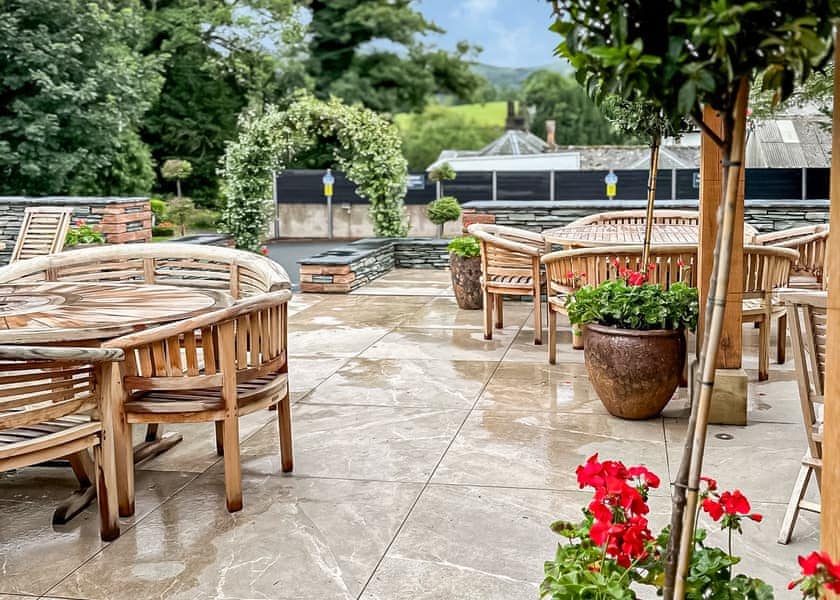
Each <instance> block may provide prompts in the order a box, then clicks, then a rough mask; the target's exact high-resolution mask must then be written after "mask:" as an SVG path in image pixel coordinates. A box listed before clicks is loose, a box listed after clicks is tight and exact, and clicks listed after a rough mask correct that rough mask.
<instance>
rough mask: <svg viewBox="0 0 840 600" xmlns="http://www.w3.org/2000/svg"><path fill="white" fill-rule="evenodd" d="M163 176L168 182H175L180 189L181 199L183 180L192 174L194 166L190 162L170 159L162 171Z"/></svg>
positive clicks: (179, 195) (164, 164)
mask: <svg viewBox="0 0 840 600" xmlns="http://www.w3.org/2000/svg"><path fill="white" fill-rule="evenodd" d="M160 174H161V176H162V177H163V178H164V179H166V180H167V181H172V180H173V179H174V180H175V185H176V187H177V189H178V198H180V197H181V180H182V179H187V178H188V177H189V176H190V175H191V174H192V165H191V164H190V161H188V160H179V159H175V158H172V159H169V160H167V161H166V162H165V163H163V166H162V167H161V169H160Z"/></svg>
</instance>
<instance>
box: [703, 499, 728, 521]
mask: <svg viewBox="0 0 840 600" xmlns="http://www.w3.org/2000/svg"><path fill="white" fill-rule="evenodd" d="M703 510H705V511H706V512H707V513H709V516H710V517H711V518H712V521H720V518H721V517H722V516H723V506H721V504H720V502H718V501H717V500H713V499H712V498H704V499H703Z"/></svg>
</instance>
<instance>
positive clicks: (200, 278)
mask: <svg viewBox="0 0 840 600" xmlns="http://www.w3.org/2000/svg"><path fill="white" fill-rule="evenodd" d="M39 281H93V282H108V283H138V284H161V285H175V286H189V287H197V288H203V289H217V290H225V291H228V292H229V293H230V294H231V295H232V296H233V297H234V298H236V299H240V298H245V297H248V296H254V295H256V294H263V293H266V292H271V291H275V290H281V289H288V288H290V287H291V281H290V280H289V276H288V275H287V274H286V271H285V270H284V269H283V267H281V266H280V265H278V264H277V263H275V262H274V261H272V260H270V259H268V258H265V257H264V256H260V255H257V254H253V253H251V252H245V251H243V250H235V249H233V248H222V247H219V246H198V245H194V244H183V243H178V242H172V243H157V244H120V245H113V246H100V247H95V248H84V249H80V250H70V251H67V252H61V253H58V254H51V255H48V256H40V257H37V258H32V259H29V260H24V261H19V262H17V263H15V264H11V265H7V266H5V267H2V268H0V283H35V282H39Z"/></svg>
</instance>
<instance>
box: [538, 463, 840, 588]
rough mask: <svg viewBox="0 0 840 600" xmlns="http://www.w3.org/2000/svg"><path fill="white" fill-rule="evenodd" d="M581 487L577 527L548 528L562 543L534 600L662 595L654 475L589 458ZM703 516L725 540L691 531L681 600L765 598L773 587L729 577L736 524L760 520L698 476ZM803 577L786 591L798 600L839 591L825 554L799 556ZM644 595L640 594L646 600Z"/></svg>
mask: <svg viewBox="0 0 840 600" xmlns="http://www.w3.org/2000/svg"><path fill="white" fill-rule="evenodd" d="M576 473H577V481H578V484H579V486H580V488H581V489H584V488H591V489H592V490H593V492H594V493H593V495H592V500H591V501H590V502H589V504H588V505H587V506H586V508H584V509H583V520H581V521H580V522H578V523H569V522H566V521H558V522H556V523H552V525H551V529H552V530H553V531H554V532H555V533H557V534H558V535H560V536H561V537H563V538H565V539H566V543H561V544H558V545H557V552H556V554H555V557H554V559H553V560H550V561H547V562H546V563H545V565H544V573H545V578H544V579H543V582H542V585H541V586H540V598H543V599H549V598H550V599H551V600H579V599H593V600H594V599H597V600H601V599H605V600H606V599H613V600H635V598H637V597H638V596H637V594H639V591H640V590H641V589H643V588H645V587H646V586H647V587H650V588H653V589H654V590H655V593H656V595H661V593H662V587H663V583H664V580H665V558H664V557H665V549H666V547H667V544H668V539H669V537H670V532H669V530H668V528H667V527H666V528H664V529H663V530H662V531H661V532H660V533H659V534H658V535H656V536H654V535H653V533H652V532H651V530H650V524H649V520H648V516H649V513H650V507H649V505H648V494H649V493H650V490H652V489H656V488H658V487H659V484H660V480H659V477H658V476H657V475H656V474H655V473H653V472H651V471H650V470H648V469H647V468H646V467H644V466H634V467H626V466H625V465H624V464H623V463H622V462H619V461H612V460H605V461H601V460H599V458H598V455H597V454H595V455H593V456H590V457H589V459H587V461H586V463H585V464H583V465H580V466H579V467H578V468H577V471H576ZM701 481H702V486H703V489H702V490H701V498H702V504H701V507H702V510H703V511H704V512H705V513H706V514H707V515H708V516H709V518H711V520H712V521H714V522H716V523H720V528H721V530H724V531H726V532H727V534H728V538H729V540H728V544H727V548H726V549H723V548H716V547H714V546H711V545H710V544H709V543H708V541H707V532H706V531H705V530H704V529H696V531H695V534H694V546H695V549H694V552H693V553H692V557H691V565H690V569H689V574H688V577H687V581H686V584H687V585H686V594H685V598H686V599H687V600H706V599H712V600H714V599H718V598H721V599H725V600H769V599H772V598H773V597H774V596H773V589H772V588H771V587H770V586H769V585H768V584H767V583H765V582H764V581H762V580H761V579H758V578H755V577H750V576H748V575H746V574H737V575H736V574H735V572H734V571H735V567H736V565H738V564H739V563H740V561H741V559H740V558H739V557H737V556H735V555H734V554H733V551H732V547H733V538H734V534H735V533H738V534H742V533H743V521H744V520H746V521H754V522H757V523H758V522H761V520H762V516H761V515H760V514H758V513H754V512H752V508H751V507H750V502H749V500H748V499H747V498H746V497H745V496H744V494H742V493H741V492H740V491H739V490H734V491H721V490H719V489H718V484H717V482H716V481H715V480H714V479H711V478H709V477H702V478H701ZM799 565H800V567H801V569H802V575H801V576H800V577H799V578H798V579H796V580H794V581H791V582H790V584H789V585H788V589H791V590H792V589H794V588H797V587H798V588H799V590H800V591H801V592H802V597H803V598H808V599H813V600H822V599H823V598H826V597H827V596H826V593H827V592H828V591H831V592H835V593H837V592H840V563H835V562H833V561H832V560H831V557H829V556H828V555H827V554H826V553H824V552H812V553H811V554H809V555H808V556H800V557H799ZM649 595H650V594H645V595H644V597H648V596H649Z"/></svg>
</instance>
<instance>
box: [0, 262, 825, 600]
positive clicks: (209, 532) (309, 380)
mask: <svg viewBox="0 0 840 600" xmlns="http://www.w3.org/2000/svg"><path fill="white" fill-rule="evenodd" d="M505 317H506V323H505V327H504V329H503V330H501V331H497V332H496V333H495V334H494V338H493V340H492V341H485V340H484V339H483V336H482V330H481V323H482V317H481V311H461V310H458V308H457V306H456V304H455V302H454V299H453V297H452V293H451V288H450V286H449V275H448V273H444V272H434V271H409V270H398V271H394V272H392V273H391V274H389V275H388V276H386V277H383V278H382V279H379V280H377V281H375V282H373V283H371V284H370V285H368V286H366V287H364V288H361V289H360V290H358V291H357V292H356V293H354V294H351V295H345V296H326V295H309V294H298V295H296V296H295V297H294V299H293V301H292V303H291V307H290V318H289V329H290V335H289V347H290V354H291V359H290V381H291V387H292V390H293V402H294V407H293V419H294V421H293V428H294V450H295V471H294V474H292V475H288V476H287V475H283V474H281V472H280V467H279V453H278V450H277V430H276V424H275V421H274V416H275V414H274V413H269V412H267V411H266V412H259V413H257V414H253V415H250V416H248V417H246V418H245V419H243V421H242V427H241V435H242V439H243V441H242V467H243V489H244V500H245V507H244V509H243V510H242V511H241V512H238V513H236V514H229V513H228V512H227V511H226V510H225V506H224V484H223V470H222V465H221V463H220V459H219V457H217V456H216V453H215V446H214V443H213V427H212V425H209V426H206V425H182V426H178V427H177V428H176V429H177V430H178V431H180V432H181V433H183V435H184V441H183V442H182V443H181V444H179V445H178V446H176V447H175V448H173V449H172V450H170V451H169V452H167V453H165V454H163V455H161V456H159V457H157V458H154V459H152V460H149V461H147V462H146V463H144V464H142V465H140V466H139V468H138V470H137V512H136V515H135V516H134V517H132V518H130V519H124V520H123V522H122V536H121V537H120V538H119V539H118V540H116V541H114V542H112V543H103V542H101V541H100V540H99V536H98V525H97V523H98V522H97V517H96V512H95V509H94V508H93V507H91V508H88V509H87V510H86V511H85V512H84V513H82V514H81V515H80V516H78V517H76V518H75V519H74V520H72V521H71V522H70V523H69V524H68V525H65V526H56V527H54V526H52V525H51V524H50V517H51V512H52V510H53V508H54V506H55V504H56V502H58V501H59V500H60V499H62V498H63V497H65V496H66V495H68V494H69V492H70V491H71V490H72V489H73V487H74V485H73V484H74V479H73V477H72V475H71V473H70V470H69V469H65V468H55V467H38V468H28V469H23V470H21V471H18V472H15V473H11V474H5V475H0V600H10V599H13V598H18V599H19V598H21V597H26V596H29V597H32V596H34V597H41V598H76V599H102V600H105V599H150V598H161V599H178V600H180V599H188V598H189V599H210V598H218V599H222V598H224V599H246V598H247V599H252V598H254V599H256V598H260V599H265V598H268V599H278V600H279V599H285V598H294V599H310V598H311V599H313V600H314V599H331V598H363V599H366V600H374V599H382V600H385V599H412V600H414V599H433V598H434V599H461V598H465V599H466V598H470V599H481V600H484V599H487V600H490V599H500V600H502V599H503V600H517V599H520V598H521V599H529V600H533V599H535V598H537V597H538V585H539V583H540V581H541V578H542V565H543V562H544V561H545V560H548V559H550V558H552V556H553V553H554V549H555V545H556V541H557V538H556V537H555V536H554V534H552V533H551V531H549V529H548V525H549V523H551V522H552V521H554V520H556V519H558V518H565V519H574V518H577V517H578V516H579V515H580V507H581V506H583V505H584V504H585V503H586V502H587V499H588V494H586V493H584V492H581V491H580V490H579V489H578V488H577V485H576V482H575V479H574V469H575V467H576V465H578V464H580V463H581V462H583V461H584V460H585V459H586V458H587V457H588V456H589V455H591V454H593V453H595V452H598V453H600V455H601V457H603V458H612V459H620V460H623V461H625V462H628V463H634V464H635V463H644V464H646V465H648V466H649V468H651V469H652V470H654V471H655V472H656V473H658V474H659V475H661V476H662V479H663V482H667V480H669V478H671V477H673V476H674V473H675V470H676V468H677V465H678V464H679V460H680V455H681V450H682V444H683V437H684V429H685V425H686V419H685V417H686V414H687V402H686V399H685V392H684V391H680V392H678V394H677V396H676V397H675V399H674V400H673V401H672V402H671V404H670V405H669V407H668V408H667V409H666V410H665V412H664V414H663V416H662V417H661V418H657V419H652V420H650V421H644V422H631V421H623V420H619V419H616V418H613V417H611V416H609V415H608V414H607V413H606V412H605V410H604V409H603V408H602V406H601V404H600V402H599V401H598V399H597V397H596V396H595V394H594V392H593V391H592V389H591V387H590V384H589V382H588V380H587V375H586V370H585V368H584V365H583V355H582V353H581V352H579V351H573V350H571V349H570V347H569V330H568V328H567V327H565V328H562V330H561V333H560V346H559V350H558V364H557V365H554V366H551V365H549V364H548V361H547V355H546V347H545V346H535V345H534V344H533V329H532V327H533V326H532V319H531V308H530V303H528V302H507V303H506V305H505ZM744 335H745V345H746V352H747V356H746V358H745V367H746V368H747V372H748V373H749V375H750V378H751V383H750V410H749V424H748V425H747V426H746V427H723V426H713V427H712V428H711V430H710V436H709V442H708V452H707V456H706V462H705V464H706V468H705V471H706V473H707V474H708V475H710V476H713V477H716V478H718V479H719V481H720V483H721V485H722V486H724V487H726V488H730V489H731V488H736V487H737V488H740V489H741V490H742V491H743V492H744V493H745V494H746V495H747V497H748V498H750V500H751V501H752V503H753V507H754V509H755V510H756V511H758V512H761V513H763V514H764V515H765V519H764V521H763V522H761V523H760V524H754V523H752V522H747V523H745V525H744V530H745V531H744V535H743V536H742V537H740V538H738V539H737V540H736V542H735V550H736V553H738V554H740V555H742V556H743V557H744V560H743V562H742V564H741V565H740V569H741V570H743V571H745V572H748V573H750V574H752V575H755V576H760V577H762V578H764V579H765V580H766V581H768V582H770V583H772V584H773V585H774V586H775V588H776V590H777V598H785V597H791V598H792V597H795V596H794V595H793V594H791V593H790V592H787V591H786V583H787V582H788V581H789V580H790V579H791V578H792V577H793V575H794V573H795V571H796V568H797V565H796V556H797V554H801V553H805V552H807V551H809V550H811V549H814V548H816V547H817V545H818V530H817V527H818V518H817V517H816V516H815V515H810V514H805V515H803V516H802V517H801V518H800V521H799V524H798V526H797V528H796V531H795V533H794V540H793V542H792V543H791V544H790V545H788V546H780V545H778V544H777V543H776V537H777V535H778V531H779V525H780V522H781V518H782V515H783V513H784V510H785V505H786V503H787V500H788V497H789V494H790V490H791V486H792V485H793V481H794V478H795V475H796V472H797V469H798V466H799V459H800V458H801V456H802V453H803V451H804V448H805V441H804V433H803V427H802V424H801V417H800V413H799V403H798V397H797V392H796V384H795V380H794V374H793V364H792V361H790V360H789V361H788V363H787V364H785V365H775V364H774V365H772V371H771V377H770V380H769V381H767V382H762V383H758V382H757V381H756V341H757V330H754V329H752V328H751V327H745V328H744ZM651 504H652V511H653V517H652V519H653V524H654V526H655V527H656V528H657V529H658V528H659V527H661V526H663V525H664V524H665V523H666V522H667V519H668V514H669V512H670V503H669V498H668V488H667V485H665V486H663V489H661V490H659V491H657V492H656V493H655V494H654V496H653V498H652V501H651ZM713 527H714V526H712V528H713ZM716 537H718V538H719V540H720V541H721V543H723V538H722V537H721V535H720V534H719V533H718V534H716Z"/></svg>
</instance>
